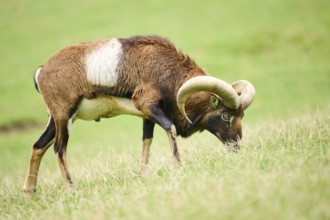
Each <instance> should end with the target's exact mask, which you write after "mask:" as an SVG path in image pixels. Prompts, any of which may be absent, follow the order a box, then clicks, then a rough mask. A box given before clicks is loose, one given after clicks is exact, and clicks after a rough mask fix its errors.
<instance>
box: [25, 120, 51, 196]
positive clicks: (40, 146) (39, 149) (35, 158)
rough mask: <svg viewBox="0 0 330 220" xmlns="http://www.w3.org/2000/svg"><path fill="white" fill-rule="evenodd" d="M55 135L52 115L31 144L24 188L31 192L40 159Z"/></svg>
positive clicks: (35, 183) (35, 181) (35, 182)
mask: <svg viewBox="0 0 330 220" xmlns="http://www.w3.org/2000/svg"><path fill="white" fill-rule="evenodd" d="M54 137H55V122H54V118H53V117H51V116H50V117H49V122H48V124H47V127H46V129H45V131H44V132H43V133H42V135H41V136H40V138H39V139H38V140H37V142H36V143H35V144H34V145H33V148H32V155H31V159H30V164H29V169H28V173H27V176H26V180H25V184H24V190H25V191H26V192H27V193H30V194H33V193H35V191H36V185H37V179H38V172H39V167H40V163H41V159H42V157H43V155H44V154H45V152H46V151H47V149H48V148H49V147H50V146H51V145H52V144H53V142H54Z"/></svg>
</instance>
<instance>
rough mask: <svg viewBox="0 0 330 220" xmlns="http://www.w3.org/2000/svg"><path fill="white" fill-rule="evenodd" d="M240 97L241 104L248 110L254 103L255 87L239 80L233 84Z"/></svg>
mask: <svg viewBox="0 0 330 220" xmlns="http://www.w3.org/2000/svg"><path fill="white" fill-rule="evenodd" d="M231 85H232V87H233V88H234V89H235V91H236V92H237V95H238V96H239V102H240V104H241V105H242V107H243V108H244V109H247V107H249V105H251V103H252V102H253V99H254V97H255V95H256V90H255V89H254V87H253V85H252V84H251V83H250V82H249V81H246V80H239V81H236V82H234V83H233V84H231Z"/></svg>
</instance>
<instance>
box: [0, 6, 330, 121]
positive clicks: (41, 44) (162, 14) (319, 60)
mask: <svg viewBox="0 0 330 220" xmlns="http://www.w3.org/2000/svg"><path fill="white" fill-rule="evenodd" d="M329 8H330V3H329V1H326V0H316V1H313V2H310V1H298V0H289V1H288V0H278V1H260V0H251V1H243V0H233V1H218V0H214V1H213V0H206V1H188V0H177V1H147V0H141V1H138V2H137V1H128V0H121V1H108V0H98V1H91V0H69V1H67V0H65V1H64V0H56V1H55V0H50V1H40V0H37V1H29V0H10V1H9V0H2V1H1V2H0V60H1V65H0V76H1V79H2V80H0V101H1V102H0V104H1V105H0V126H4V125H8V124H11V123H13V122H14V123H20V122H24V121H37V122H38V123H39V122H40V123H42V122H44V123H45V121H46V119H45V108H44V106H43V101H42V98H41V96H40V95H39V94H37V93H36V92H35V89H34V86H33V81H32V77H33V74H34V71H35V70H36V69H37V68H38V66H39V65H41V64H43V63H44V62H45V61H47V59H48V58H49V57H50V56H52V55H53V54H54V53H55V52H57V51H58V50H60V49H61V48H63V47H65V46H67V45H70V44H76V43H79V42H82V41H89V40H96V39H104V38H112V37H129V36H133V35H139V34H159V35H163V36H166V37H168V38H170V39H171V40H172V41H173V42H174V43H175V44H176V45H177V47H178V48H180V49H182V50H184V51H185V52H186V53H188V54H189V55H190V56H191V57H192V58H194V59H195V60H196V61H197V63H198V64H199V65H200V66H201V67H203V68H205V69H206V70H207V71H208V72H209V73H210V74H211V75H214V76H217V77H219V78H221V79H223V80H225V81H228V82H233V81H235V80H238V79H248V80H250V81H251V82H252V83H253V84H254V85H255V87H256V90H257V97H256V100H255V103H254V104H253V105H252V106H251V109H250V110H249V113H248V114H247V115H248V117H246V120H247V121H249V120H250V121H253V122H256V123H259V122H260V121H262V120H265V119H266V118H268V117H271V118H274V119H279V118H287V117H291V116H293V115H295V114H297V113H303V112H309V111H314V110H315V109H317V108H321V109H322V108H324V106H328V105H329V100H330V97H329V91H330V86H329V85H330V62H329V60H330V59H329V58H330V37H329V36H330V30H329V29H330V28H329V27H330V16H329V15H328V10H329ZM133 120H134V119H133Z"/></svg>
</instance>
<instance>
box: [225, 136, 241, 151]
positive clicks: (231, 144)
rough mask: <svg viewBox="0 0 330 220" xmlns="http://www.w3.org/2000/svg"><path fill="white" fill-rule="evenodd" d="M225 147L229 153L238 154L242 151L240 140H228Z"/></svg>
mask: <svg viewBox="0 0 330 220" xmlns="http://www.w3.org/2000/svg"><path fill="white" fill-rule="evenodd" d="M225 145H226V148H227V149H228V151H233V152H237V151H238V150H239V149H241V140H240V139H239V138H238V139H237V140H228V141H226V142H225Z"/></svg>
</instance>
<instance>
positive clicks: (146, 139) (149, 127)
mask: <svg viewBox="0 0 330 220" xmlns="http://www.w3.org/2000/svg"><path fill="white" fill-rule="evenodd" d="M154 127H155V123H154V122H152V121H150V120H148V119H144V120H143V137H142V139H143V146H142V155H141V160H140V174H141V175H144V174H146V173H147V172H148V170H149V167H148V162H149V156H150V146H151V143H152V138H153V134H154Z"/></svg>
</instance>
